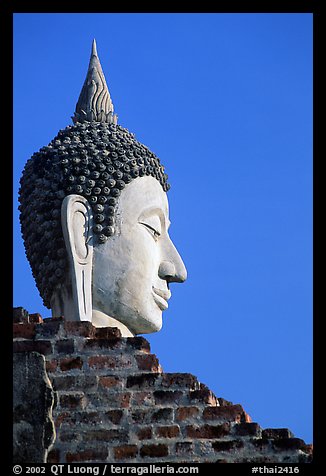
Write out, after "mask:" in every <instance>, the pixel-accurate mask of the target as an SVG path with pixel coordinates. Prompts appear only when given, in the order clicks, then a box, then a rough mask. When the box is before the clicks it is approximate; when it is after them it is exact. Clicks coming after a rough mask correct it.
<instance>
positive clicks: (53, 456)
mask: <svg viewBox="0 0 326 476" xmlns="http://www.w3.org/2000/svg"><path fill="white" fill-rule="evenodd" d="M46 462H47V463H52V464H57V463H59V462H60V451H59V450H58V449H53V450H51V451H50V452H49V454H48V456H47V459H46Z"/></svg>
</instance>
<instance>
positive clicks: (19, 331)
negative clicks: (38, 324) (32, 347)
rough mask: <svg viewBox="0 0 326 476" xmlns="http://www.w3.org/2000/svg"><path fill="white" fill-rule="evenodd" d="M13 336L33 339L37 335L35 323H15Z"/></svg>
mask: <svg viewBox="0 0 326 476" xmlns="http://www.w3.org/2000/svg"><path fill="white" fill-rule="evenodd" d="M13 337H14V339H16V338H17V337H20V338H22V339H33V338H34V337H35V324H34V323H27V324H23V323H19V324H14V325H13Z"/></svg>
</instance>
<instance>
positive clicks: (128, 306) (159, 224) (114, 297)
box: [92, 177, 186, 333]
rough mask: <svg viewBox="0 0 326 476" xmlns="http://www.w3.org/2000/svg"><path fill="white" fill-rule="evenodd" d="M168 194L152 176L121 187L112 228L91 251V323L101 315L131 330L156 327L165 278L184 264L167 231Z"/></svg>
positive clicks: (174, 278)
mask: <svg viewBox="0 0 326 476" xmlns="http://www.w3.org/2000/svg"><path fill="white" fill-rule="evenodd" d="M169 225H170V221H169V207H168V200H167V195H166V193H165V192H164V191H163V189H162V187H161V185H160V184H159V182H158V181H157V180H156V179H154V178H153V177H139V178H137V179H135V180H133V181H132V182H131V183H130V184H129V185H128V186H127V187H126V188H125V189H124V190H123V192H122V193H121V196H120V200H119V203H118V207H117V224H116V233H115V235H114V236H112V237H111V238H110V239H109V240H107V242H106V243H105V244H103V245H99V246H97V247H94V251H93V286H92V299H93V313H92V314H93V319H92V320H93V323H94V324H95V325H96V324H97V325H105V322H106V321H107V319H106V317H105V316H111V317H113V318H116V319H117V320H119V321H120V322H121V323H123V324H124V325H125V326H126V327H127V328H128V329H129V330H130V331H131V332H132V333H149V332H156V331H159V330H160V329H161V327H162V312H163V311H164V310H165V309H167V307H168V300H169V299H170V297H171V291H170V283H171V282H183V281H184V280H185V279H186V269H185V266H184V264H183V262H182V260H181V257H180V256H179V253H178V252H177V250H176V248H175V247H174V245H173V243H172V241H171V239H170V237H169V233H168V229H169Z"/></svg>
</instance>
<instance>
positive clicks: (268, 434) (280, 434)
mask: <svg viewBox="0 0 326 476" xmlns="http://www.w3.org/2000/svg"><path fill="white" fill-rule="evenodd" d="M293 436H294V435H293V433H292V432H291V431H290V430H288V428H265V430H263V431H262V438H270V439H273V440H279V439H284V438H293Z"/></svg>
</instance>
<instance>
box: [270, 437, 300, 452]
mask: <svg viewBox="0 0 326 476" xmlns="http://www.w3.org/2000/svg"><path fill="white" fill-rule="evenodd" d="M272 444H273V447H274V448H275V449H276V450H277V451H287V450H301V449H302V448H305V447H306V446H307V445H306V444H305V442H304V441H303V440H301V439H300V438H280V439H278V440H273V441H272Z"/></svg>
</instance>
